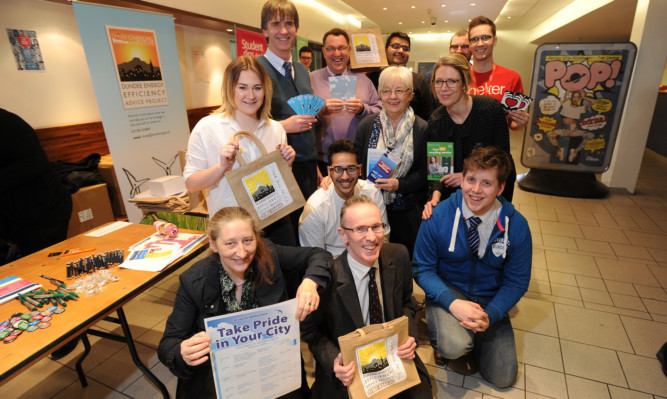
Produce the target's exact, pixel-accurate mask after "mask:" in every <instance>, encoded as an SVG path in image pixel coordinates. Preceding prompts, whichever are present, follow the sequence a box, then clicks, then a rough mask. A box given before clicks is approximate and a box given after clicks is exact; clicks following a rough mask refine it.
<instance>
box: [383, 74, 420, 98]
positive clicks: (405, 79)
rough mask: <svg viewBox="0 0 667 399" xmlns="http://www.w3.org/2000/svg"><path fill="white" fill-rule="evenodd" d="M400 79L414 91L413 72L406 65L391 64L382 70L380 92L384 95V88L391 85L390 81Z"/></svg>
mask: <svg viewBox="0 0 667 399" xmlns="http://www.w3.org/2000/svg"><path fill="white" fill-rule="evenodd" d="M394 80H398V81H400V82H401V83H402V84H404V85H405V86H406V87H407V88H408V89H410V91H411V92H412V91H413V88H414V86H413V85H412V72H410V70H409V69H408V68H406V67H404V66H390V67H387V68H385V69H383V70H382V73H381V74H380V79H379V81H378V94H380V97H382V94H381V93H382V90H384V89H386V88H387V86H389V82H391V81H394Z"/></svg>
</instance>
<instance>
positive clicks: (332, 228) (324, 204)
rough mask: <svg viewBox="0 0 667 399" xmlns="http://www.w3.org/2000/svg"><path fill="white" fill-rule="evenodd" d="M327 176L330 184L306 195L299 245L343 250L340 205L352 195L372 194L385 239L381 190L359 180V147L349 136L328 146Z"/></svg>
mask: <svg viewBox="0 0 667 399" xmlns="http://www.w3.org/2000/svg"><path fill="white" fill-rule="evenodd" d="M327 155H328V159H329V166H328V169H329V177H330V178H331V181H332V183H333V187H331V186H329V187H328V188H327V189H325V188H320V189H318V190H317V191H315V193H314V194H313V195H311V196H310V198H308V202H307V203H306V206H305V207H304V208H303V213H302V214H301V218H300V219H299V241H300V243H301V246H302V247H319V248H324V249H326V250H327V251H329V252H330V253H331V254H332V255H333V256H334V257H335V256H338V255H340V254H341V253H342V252H343V251H345V244H344V243H343V240H342V239H341V237H340V235H339V234H338V227H339V226H340V208H341V206H343V202H345V200H347V199H349V198H351V197H352V196H359V195H366V196H368V197H369V198H372V200H373V202H374V203H375V204H376V205H377V207H378V209H379V210H380V213H381V215H382V222H383V223H384V224H385V227H384V228H383V235H384V241H386V242H389V232H390V229H389V224H388V222H387V212H386V210H385V205H384V201H383V199H382V192H381V191H380V190H379V189H377V188H375V185H374V184H373V183H370V182H368V181H366V180H359V173H360V172H361V165H360V164H359V147H358V146H357V145H356V144H355V142H354V141H352V140H350V139H341V140H338V141H336V142H334V143H333V144H332V145H331V146H330V147H329V150H328V154H327Z"/></svg>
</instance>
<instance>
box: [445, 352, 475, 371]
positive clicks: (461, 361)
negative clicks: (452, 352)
mask: <svg viewBox="0 0 667 399" xmlns="http://www.w3.org/2000/svg"><path fill="white" fill-rule="evenodd" d="M447 366H448V367H449V369H450V370H452V371H453V372H455V373H457V374H461V375H473V374H475V373H476V372H477V362H475V359H474V358H473V356H472V354H471V353H468V354H465V355H463V356H461V357H460V358H458V359H450V360H449V362H448V363H447Z"/></svg>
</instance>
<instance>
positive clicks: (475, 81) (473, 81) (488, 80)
mask: <svg viewBox="0 0 667 399" xmlns="http://www.w3.org/2000/svg"><path fill="white" fill-rule="evenodd" d="M470 72H472V73H471V74H470V75H471V76H472V85H471V86H470V88H471V89H475V93H477V79H475V66H474V65H472V66H471V67H470ZM495 72H496V64H495V63H494V64H493V68H491V75H489V79H487V80H486V81H487V83H489V84H490V83H491V81H493V74H494V73H495ZM480 73H485V72H480ZM468 91H470V90H468Z"/></svg>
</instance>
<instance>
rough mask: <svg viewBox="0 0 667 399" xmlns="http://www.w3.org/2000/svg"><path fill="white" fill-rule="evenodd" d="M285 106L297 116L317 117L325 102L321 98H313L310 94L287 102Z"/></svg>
mask: <svg viewBox="0 0 667 399" xmlns="http://www.w3.org/2000/svg"><path fill="white" fill-rule="evenodd" d="M287 104H289V106H290V107H292V109H293V110H294V112H296V114H297V115H312V116H317V114H318V113H319V112H320V110H321V109H322V108H324V105H325V102H324V99H323V98H322V97H318V96H314V95H312V94H301V95H299V96H296V97H292V98H290V99H289V100H287Z"/></svg>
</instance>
